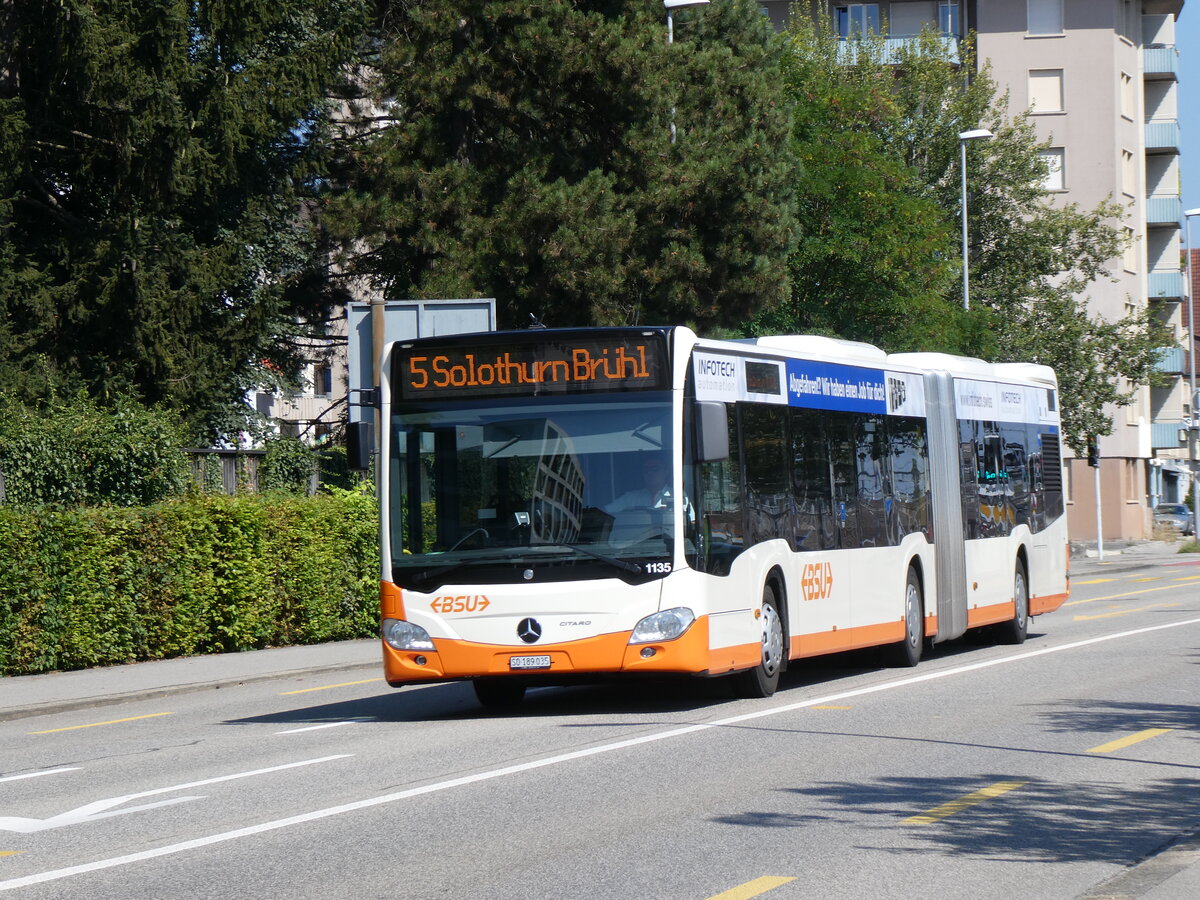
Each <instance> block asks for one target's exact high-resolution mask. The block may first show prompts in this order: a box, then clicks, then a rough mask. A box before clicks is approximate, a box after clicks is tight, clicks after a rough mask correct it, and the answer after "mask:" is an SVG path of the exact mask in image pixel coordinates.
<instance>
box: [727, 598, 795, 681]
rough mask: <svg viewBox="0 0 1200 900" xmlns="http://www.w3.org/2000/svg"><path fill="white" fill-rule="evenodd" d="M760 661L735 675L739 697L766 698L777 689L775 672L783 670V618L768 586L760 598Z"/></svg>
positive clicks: (777, 679) (777, 677)
mask: <svg viewBox="0 0 1200 900" xmlns="http://www.w3.org/2000/svg"><path fill="white" fill-rule="evenodd" d="M760 621H761V623H762V662H760V663H759V664H758V665H757V666H755V667H754V668H753V669H747V670H746V671H745V672H738V673H737V674H736V675H735V676H734V679H735V682H734V685H735V688H736V691H737V695H738V696H739V697H747V698H756V697H770V696H771V695H772V694H774V693H775V689H776V688H777V687H779V673H780V672H781V671H783V655H784V652H785V641H784V636H783V619H782V618H780V616H779V601H778V600H776V599H775V589H774V588H773V587H771V585H769V584H768V585H767V586H766V587H764V588H763V599H762V617H761V619H760Z"/></svg>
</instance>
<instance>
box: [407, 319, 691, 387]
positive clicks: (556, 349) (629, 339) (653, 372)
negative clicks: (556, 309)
mask: <svg viewBox="0 0 1200 900" xmlns="http://www.w3.org/2000/svg"><path fill="white" fill-rule="evenodd" d="M394 365H395V376H396V377H395V384H397V385H398V386H399V394H400V399H402V400H411V399H415V398H417V397H441V398H445V399H467V398H477V397H487V396H504V397H508V396H531V395H538V394H568V393H595V392H599V391H629V390H650V389H663V388H667V387H669V386H670V378H669V373H670V368H669V366H668V365H667V354H666V348H665V346H664V343H663V341H662V338H661V337H660V336H658V335H654V334H650V335H646V334H636V335H623V334H617V335H610V336H600V337H596V336H591V335H589V336H586V337H584V336H580V337H578V338H576V337H572V336H570V335H564V336H563V337H561V338H557V339H554V338H551V337H549V336H546V335H543V336H540V338H534V339H529V340H522V339H521V338H520V337H513V336H511V335H506V336H501V337H498V338H493V339H490V340H489V339H480V340H479V341H478V342H470V341H466V340H463V339H462V338H461V337H460V338H457V339H455V340H452V341H446V342H425V343H420V344H413V345H408V346H401V347H399V348H397V350H396V357H395V363H394Z"/></svg>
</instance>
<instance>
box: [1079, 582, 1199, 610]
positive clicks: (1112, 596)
mask: <svg viewBox="0 0 1200 900" xmlns="http://www.w3.org/2000/svg"><path fill="white" fill-rule="evenodd" d="M1173 590H1175V585H1173V584H1167V585H1164V586H1163V587H1156V588H1145V589H1143V590H1140V591H1126V592H1125V593H1124V594H1109V595H1108V596H1107V597H1092V598H1091V599H1090V600H1069V601H1068V602H1066V603H1064V604H1063V606H1079V605H1080V604H1081V603H1099V602H1100V601H1101V600H1120V599H1122V598H1123V597H1140V596H1141V595H1142V594H1153V593H1154V592H1155V591H1173Z"/></svg>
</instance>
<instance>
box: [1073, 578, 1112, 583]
mask: <svg viewBox="0 0 1200 900" xmlns="http://www.w3.org/2000/svg"><path fill="white" fill-rule="evenodd" d="M1116 580H1117V579H1115V578H1093V579H1092V580H1091V581H1072V582H1071V583H1072V584H1105V583H1107V582H1109V581H1116Z"/></svg>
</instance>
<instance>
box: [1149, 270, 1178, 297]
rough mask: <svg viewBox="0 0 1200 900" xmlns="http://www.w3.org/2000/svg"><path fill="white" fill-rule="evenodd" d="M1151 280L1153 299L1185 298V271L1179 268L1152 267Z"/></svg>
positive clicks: (1150, 293)
mask: <svg viewBox="0 0 1200 900" xmlns="http://www.w3.org/2000/svg"><path fill="white" fill-rule="evenodd" d="M1149 282H1150V283H1149V286H1148V287H1149V290H1148V294H1149V297H1150V299H1151V300H1182V299H1183V286H1184V281H1183V272H1181V271H1179V270H1178V269H1152V270H1151V271H1150V278H1149Z"/></svg>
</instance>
